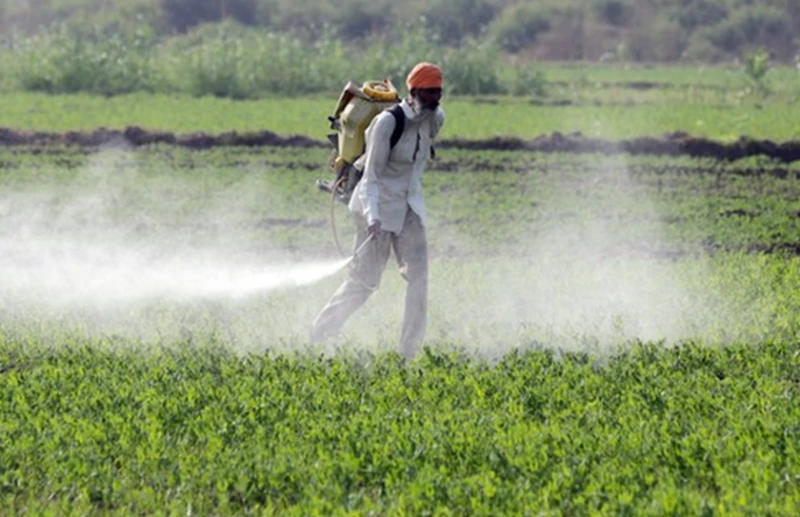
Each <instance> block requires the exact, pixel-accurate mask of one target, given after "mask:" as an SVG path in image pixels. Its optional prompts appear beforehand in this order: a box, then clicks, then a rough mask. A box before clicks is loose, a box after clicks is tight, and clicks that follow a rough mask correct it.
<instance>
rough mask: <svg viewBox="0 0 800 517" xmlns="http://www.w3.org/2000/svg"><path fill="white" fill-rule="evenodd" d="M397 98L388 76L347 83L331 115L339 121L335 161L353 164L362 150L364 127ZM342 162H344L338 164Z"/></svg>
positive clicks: (397, 99)
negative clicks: (359, 83)
mask: <svg viewBox="0 0 800 517" xmlns="http://www.w3.org/2000/svg"><path fill="white" fill-rule="evenodd" d="M398 102H400V97H399V96H398V94H397V90H396V89H395V87H394V85H392V83H391V82H390V81H389V80H388V79H387V80H384V81H370V82H366V83H364V85H363V86H362V87H361V88H358V87H356V86H355V85H354V84H353V83H352V82H351V83H348V84H347V86H346V87H345V89H344V90H343V91H342V95H341V96H340V97H339V102H338V103H337V106H336V111H335V112H334V114H333V117H331V119H332V120H338V122H339V128H338V131H339V134H338V154H339V157H338V159H337V161H339V160H342V161H344V162H345V163H347V164H352V163H353V162H354V161H355V160H356V158H358V157H359V156H361V154H363V152H364V131H365V130H366V129H367V126H368V125H369V123H370V122H371V121H372V119H373V118H375V116H376V115H377V114H378V113H380V112H381V111H383V110H385V109H387V108H390V107H392V106H394V105H395V104H397V103H398ZM341 165H343V164H341Z"/></svg>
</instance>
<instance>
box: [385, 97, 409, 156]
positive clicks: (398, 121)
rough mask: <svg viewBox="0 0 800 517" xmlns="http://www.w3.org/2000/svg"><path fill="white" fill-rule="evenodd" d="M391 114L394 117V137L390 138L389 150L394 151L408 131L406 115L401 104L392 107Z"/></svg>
mask: <svg viewBox="0 0 800 517" xmlns="http://www.w3.org/2000/svg"><path fill="white" fill-rule="evenodd" d="M389 113H391V114H392V116H393V117H394V131H392V136H391V137H390V138H389V148H390V149H394V146H396V145H397V142H399V141H400V137H401V136H403V131H405V129H406V114H405V112H404V111H403V106H401V105H400V104H396V105H394V106H392V107H391V108H390V109H389Z"/></svg>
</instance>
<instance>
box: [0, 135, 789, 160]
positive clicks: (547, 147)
mask: <svg viewBox="0 0 800 517" xmlns="http://www.w3.org/2000/svg"><path fill="white" fill-rule="evenodd" d="M114 144H122V145H131V146H134V147H138V146H143V145H152V144H167V145H176V146H181V147H187V148H191V149H209V148H212V147H230V146H240V147H264V146H273V147H300V148H312V147H329V146H330V144H329V143H328V142H326V141H323V140H316V139H313V138H310V137H307V136H302V135H292V136H286V137H284V136H280V135H278V134H276V133H273V132H272V131H266V130H265V131H258V132H248V133H238V132H236V131H231V132H226V133H220V134H216V135H212V134H208V133H204V132H196V133H191V134H183V135H179V134H175V133H169V132H161V131H149V130H145V129H142V128H140V127H136V126H131V127H127V128H125V129H124V130H113V129H105V128H100V129H96V130H94V131H91V132H80V131H67V132H64V133H48V132H27V131H16V130H13V129H8V128H0V146H32V147H43V146H57V145H62V146H84V147H97V146H103V145H114ZM438 147H440V148H443V149H447V148H450V149H470V150H503V151H539V152H561V153H604V154H619V153H627V154H633V155H657V156H689V157H695V158H709V159H714V160H720V161H727V162H732V161H736V160H739V159H742V158H748V157H755V156H759V157H764V158H770V159H773V160H777V161H780V162H783V163H792V162H795V161H800V140H789V141H786V142H773V141H772V140H758V139H753V138H749V137H745V136H743V137H740V138H739V139H738V140H736V141H735V142H729V143H726V142H720V141H716V140H712V139H707V138H700V137H693V136H691V135H689V134H688V133H684V132H680V131H679V132H675V133H668V134H665V135H663V136H660V137H640V138H632V139H628V140H617V141H612V140H605V139H600V138H589V137H586V136H583V135H582V134H580V133H570V134H562V133H558V132H556V133H552V134H550V135H542V136H539V137H536V138H534V139H532V140H525V139H522V138H517V137H495V138H489V139H482V140H467V139H459V138H453V139H444V140H441V141H440V142H439V143H438Z"/></svg>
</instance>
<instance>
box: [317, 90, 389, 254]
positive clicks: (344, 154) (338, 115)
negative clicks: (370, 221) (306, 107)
mask: <svg viewBox="0 0 800 517" xmlns="http://www.w3.org/2000/svg"><path fill="white" fill-rule="evenodd" d="M399 102H400V96H399V95H398V93H397V89H396V88H395V87H394V85H393V84H392V83H391V81H389V80H388V79H385V80H383V81H368V82H366V83H364V84H363V85H362V86H361V88H359V87H357V86H356V85H355V84H354V83H353V82H352V81H351V82H348V83H347V85H346V86H345V87H344V90H342V93H341V95H340V96H339V100H338V101H337V102H336V109H335V110H334V112H333V115H331V116H329V117H328V120H329V121H330V127H331V129H333V130H335V131H336V133H333V134H330V135H328V140H329V141H330V142H331V144H333V147H334V150H333V151H332V152H331V155H330V156H329V158H328V166H329V167H330V168H331V170H333V172H334V174H335V175H336V177H335V179H333V180H330V181H325V180H317V187H319V189H320V190H321V191H323V192H327V193H329V194H330V213H329V219H330V226H331V233H332V234H333V240H334V243H335V244H336V248H337V249H338V250H339V253H341V254H342V256H344V255H346V253H345V252H344V251H343V249H342V245H341V243H340V242H339V236H338V234H337V233H336V218H335V216H334V206H335V204H336V202H337V201H338V202H340V203H344V204H345V205H347V204H348V203H349V202H350V197H351V196H352V195H353V190H354V189H355V188H356V185H357V184H358V182H359V181H360V180H361V177H362V175H363V172H362V171H361V170H359V169H358V168H357V167H356V166H355V162H356V159H358V157H359V156H361V155H362V154H364V148H365V142H364V132H365V131H366V129H367V126H369V124H370V122H372V119H374V118H375V117H376V116H377V115H378V114H379V113H381V112H382V111H384V110H386V109H388V108H392V107H393V106H397V104H398V103H399ZM397 107H398V108H399V106H397ZM398 112H399V113H400V114H398ZM392 114H393V115H394V117H395V120H396V121H397V124H396V125H395V132H394V133H393V134H392V142H391V143H392V147H394V144H396V143H397V140H399V139H400V136H401V135H402V133H403V128H404V124H405V118H402V117H403V116H402V115H401V114H402V110H399V109H392ZM366 242H369V239H367V241H365V244H366ZM356 254H357V253H356Z"/></svg>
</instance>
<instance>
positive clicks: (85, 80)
mask: <svg viewBox="0 0 800 517" xmlns="http://www.w3.org/2000/svg"><path fill="white" fill-rule="evenodd" d="M150 45H151V42H150V40H149V39H148V38H146V37H139V36H137V35H136V34H135V33H134V35H133V36H131V35H125V34H119V33H110V34H108V33H105V32H104V31H103V30H102V28H98V27H88V28H82V27H81V28H78V27H77V26H71V25H67V24H62V25H60V26H58V27H55V28H54V29H53V30H51V31H49V32H47V33H43V34H41V35H38V36H33V37H28V38H22V39H21V40H20V41H19V42H18V43H17V45H16V47H15V49H14V54H15V59H14V63H15V66H14V67H13V71H14V75H15V77H16V79H17V81H18V82H19V84H20V86H21V87H22V88H23V89H25V90H33V91H44V92H48V93H73V92H89V93H95V94H102V95H115V94H120V93H126V92H132V91H137V90H146V89H148V88H149V83H150V62H149V47H150Z"/></svg>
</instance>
